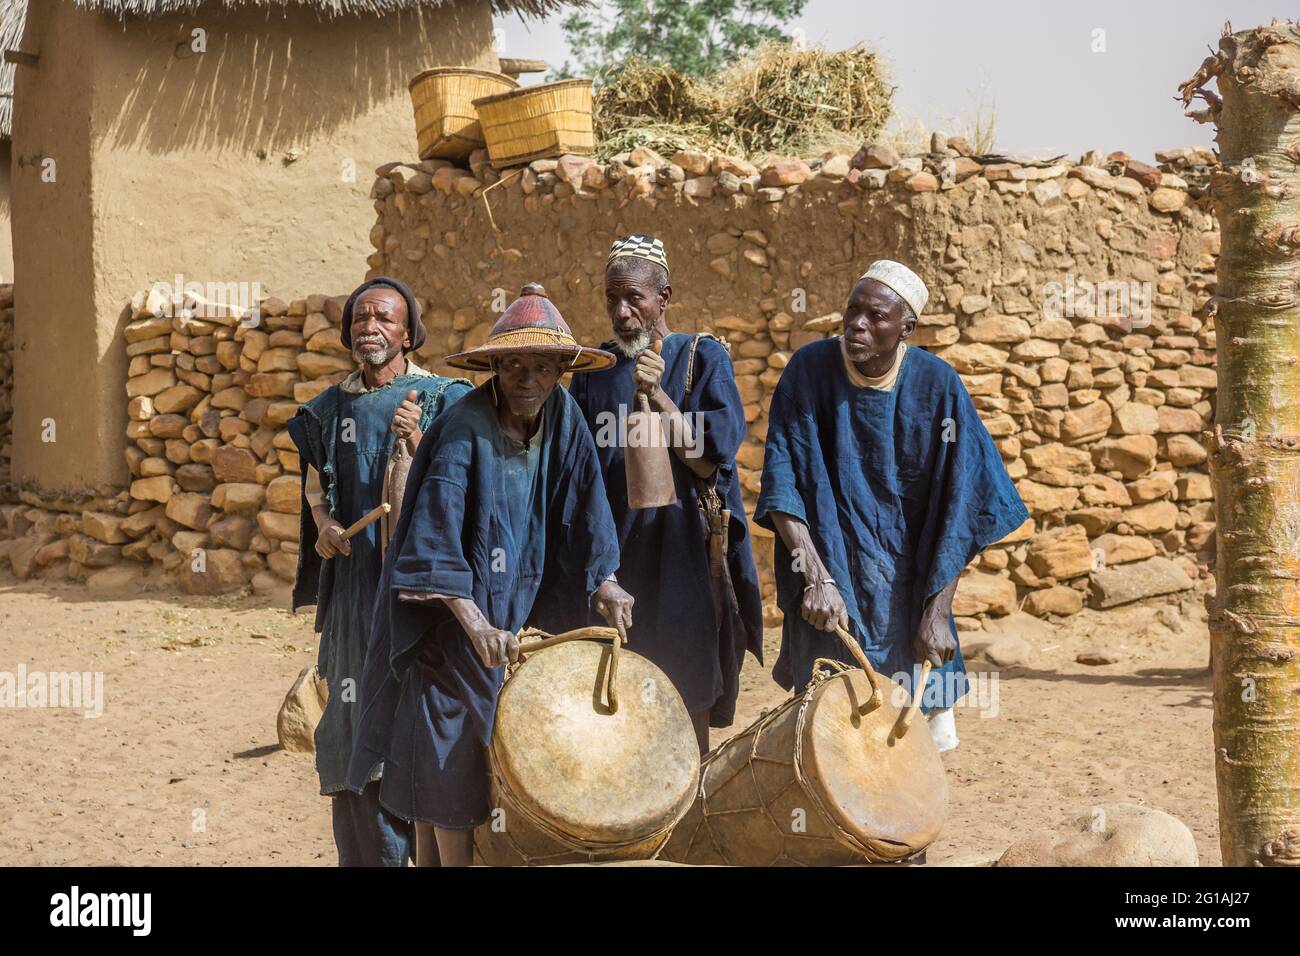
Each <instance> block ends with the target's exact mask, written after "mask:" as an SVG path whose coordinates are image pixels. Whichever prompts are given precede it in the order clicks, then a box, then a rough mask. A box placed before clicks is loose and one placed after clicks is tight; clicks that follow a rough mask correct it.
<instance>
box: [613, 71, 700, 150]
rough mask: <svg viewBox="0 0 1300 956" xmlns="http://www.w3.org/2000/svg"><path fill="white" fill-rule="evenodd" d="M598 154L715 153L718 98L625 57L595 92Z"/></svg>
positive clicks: (690, 82)
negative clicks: (645, 150) (638, 150)
mask: <svg viewBox="0 0 1300 956" xmlns="http://www.w3.org/2000/svg"><path fill="white" fill-rule="evenodd" d="M593 111H594V115H593V123H594V127H595V133H596V149H597V155H598V156H599V157H600V158H601V159H602V160H603V159H606V158H608V157H609V156H613V155H615V154H617V153H621V152H626V151H627V150H631V149H635V148H636V147H637V146H649V147H651V148H652V149H656V150H659V151H660V152H664V151H676V150H678V149H719V148H723V146H724V144H723V143H721V142H719V141H718V140H717V139H716V133H715V127H716V125H717V121H718V118H719V115H720V114H721V104H720V103H719V102H718V100H717V98H716V97H715V96H713V95H712V94H711V93H709V92H708V90H707V89H705V88H702V87H701V86H700V85H698V84H697V83H696V82H695V81H694V80H692V79H691V78H690V77H689V76H685V75H684V74H681V73H678V72H677V71H676V70H674V69H673V68H672V67H670V66H668V65H667V64H665V63H657V62H654V61H652V60H646V59H644V58H642V57H639V56H634V57H632V58H630V59H629V60H628V61H627V63H626V64H624V65H623V66H622V67H621V68H620V69H618V70H617V71H616V72H614V73H613V74H612V75H611V76H610V77H609V78H608V79H607V80H606V81H605V82H604V83H603V84H602V85H601V86H600V87H599V88H598V89H597V90H596V96H595V102H594V104H593Z"/></svg>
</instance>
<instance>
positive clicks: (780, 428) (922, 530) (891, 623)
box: [754, 260, 1028, 750]
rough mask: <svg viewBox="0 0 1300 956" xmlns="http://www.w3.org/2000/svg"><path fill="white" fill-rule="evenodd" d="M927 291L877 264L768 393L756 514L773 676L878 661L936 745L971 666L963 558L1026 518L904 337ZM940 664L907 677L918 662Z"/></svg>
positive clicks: (985, 442)
mask: <svg viewBox="0 0 1300 956" xmlns="http://www.w3.org/2000/svg"><path fill="white" fill-rule="evenodd" d="M928 296H929V293H928V291H927V290H926V287H925V284H924V283H923V282H922V281H921V279H920V277H919V276H918V275H917V274H916V273H915V272H913V271H912V270H911V269H909V268H907V267H906V266H904V265H902V264H900V263H897V262H890V261H888V260H881V261H878V262H876V263H874V264H873V265H872V266H871V268H870V269H868V270H867V272H866V273H864V274H863V275H862V277H861V278H860V279H859V280H858V281H857V283H856V284H855V285H854V286H853V290H852V292H851V293H850V295H849V301H848V304H847V305H846V306H845V308H844V334H843V335H842V336H839V337H837V338H833V339H827V340H824V341H821V342H814V343H812V344H810V345H806V346H804V347H803V348H801V349H799V350H798V351H797V352H796V353H795V354H794V356H793V357H792V358H791V360H790V364H789V365H788V366H787V367H786V370H785V372H784V374H783V375H782V376H781V381H780V384H779V385H778V386H777V389H776V392H775V394H774V395H773V396H772V406H771V410H770V411H769V418H768V433H767V447H766V453H765V459H764V463H763V486H762V492H761V493H760V495H759V499H758V509H757V512H756V514H755V518H754V520H755V521H757V522H758V523H759V524H761V525H764V526H765V527H768V528H772V529H773V530H775V531H776V533H777V548H776V568H775V569H776V583H777V601H778V604H779V605H780V607H781V610H782V611H783V612H784V614H785V621H784V625H783V629H782V642H781V653H780V656H779V657H778V659H777V662H776V666H775V668H774V670H773V674H772V676H773V677H774V678H775V679H776V681H777V682H778V683H780V684H781V685H782V686H784V687H787V688H790V687H800V688H802V687H803V686H804V685H806V684H807V683H808V680H809V678H810V676H811V673H812V668H813V663H814V661H815V660H816V659H817V658H819V657H834V658H839V659H841V660H847V657H846V653H845V648H844V647H842V646H841V644H840V641H839V640H837V638H836V637H835V635H834V633H833V632H835V630H836V629H837V628H842V629H845V630H847V631H849V632H850V634H851V635H852V637H853V638H854V639H855V640H857V641H858V643H859V644H861V645H862V648H863V649H864V650H865V652H866V655H867V657H868V659H869V660H870V661H871V663H872V666H873V667H875V668H876V669H877V670H883V671H884V672H885V673H887V674H890V675H891V676H894V678H895V679H896V680H899V682H900V683H902V684H903V685H904V686H906V687H909V688H912V689H913V692H914V693H916V692H918V691H923V693H922V696H921V707H922V710H923V711H924V712H926V713H927V714H928V715H930V729H931V733H932V734H933V735H934V737H935V741H936V743H938V745H939V748H940V749H941V750H948V749H951V748H953V747H955V746H956V745H957V731H956V724H955V722H954V721H953V718H952V711H951V708H952V705H953V704H954V703H955V702H956V701H957V700H958V699H959V698H960V697H962V696H963V695H964V694H965V693H966V689H967V680H966V670H965V666H964V664H963V663H962V659H961V652H960V649H959V648H958V645H957V630H956V627H955V625H954V623H953V620H952V613H951V609H952V598H953V594H954V592H955V591H956V589H957V579H958V576H959V575H960V574H961V571H962V569H963V568H964V567H965V566H966V565H967V564H968V563H969V562H970V561H971V559H972V558H974V557H975V556H976V555H977V554H979V552H980V551H981V550H983V549H984V548H986V547H987V546H988V545H990V544H992V543H993V542H995V541H997V540H999V539H1000V538H1003V537H1005V536H1006V535H1008V534H1010V533H1011V532H1012V531H1014V530H1016V528H1018V527H1020V525H1021V524H1023V523H1024V521H1025V520H1026V519H1027V518H1028V513H1027V512H1026V511H1025V506H1024V503H1023V502H1022V501H1021V500H1020V496H1019V495H1018V494H1017V492H1016V489H1015V486H1014V485H1013V484H1012V482H1011V479H1010V477H1009V476H1008V475H1007V471H1006V468H1005V467H1004V466H1003V464H1002V458H1001V456H1000V455H999V454H998V450H997V448H996V447H995V446H994V444H993V440H992V438H990V437H989V433H988V430H987V429H985V427H984V423H983V422H981V421H980V418H979V415H978V414H977V413H976V411H975V406H974V405H973V404H972V403H971V399H970V396H969V394H967V392H966V388H965V386H964V385H963V384H962V381H961V379H960V378H959V377H958V375H957V373H956V372H954V371H953V369H952V368H951V367H950V366H948V365H947V364H945V363H944V362H943V361H941V360H940V359H937V358H935V357H934V356H932V355H930V354H929V353H927V352H925V351H923V350H922V349H919V348H909V347H908V345H907V343H906V342H905V341H904V340H905V339H907V338H908V337H909V336H910V335H911V334H912V332H913V331H914V330H915V329H916V321H917V315H919V314H920V312H921V310H922V309H924V308H925V304H926V301H927V299H928ZM922 661H929V662H930V664H931V665H933V666H934V668H935V671H934V672H933V674H932V675H931V677H930V680H929V682H928V683H927V685H926V687H925V688H920V689H918V688H916V686H915V685H916V677H915V675H914V670H916V669H919V667H920V664H921V662H922Z"/></svg>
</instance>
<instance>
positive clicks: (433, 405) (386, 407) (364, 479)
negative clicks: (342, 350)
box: [288, 375, 470, 794]
mask: <svg viewBox="0 0 1300 956" xmlns="http://www.w3.org/2000/svg"><path fill="white" fill-rule="evenodd" d="M412 389H414V390H415V391H416V392H418V393H419V396H420V398H419V405H420V407H421V410H422V414H421V416H420V428H421V430H427V429H428V428H429V426H430V425H431V424H432V422H433V421H434V419H435V418H436V417H437V416H438V415H439V414H441V412H442V411H443V409H445V408H447V407H448V406H449V405H450V404H452V403H453V402H455V401H456V400H457V399H458V398H460V397H461V396H462V395H464V394H466V393H467V392H468V391H469V390H470V384H469V383H468V382H466V381H464V380H463V379H452V378H443V377H442V376H438V375H398V376H397V377H396V378H394V379H393V380H392V381H391V382H390V383H389V384H388V385H386V386H384V387H383V388H379V389H375V390H373V391H369V392H360V393H350V392H345V391H343V390H342V389H340V388H339V387H338V386H337V385H335V386H333V387H331V388H328V389H326V390H325V391H324V392H322V393H321V394H319V395H317V396H316V397H315V398H313V399H312V400H311V401H310V402H308V403H307V404H306V405H303V406H302V407H301V408H299V409H298V414H297V415H295V416H294V417H293V418H291V419H290V420H289V423H288V428H289V435H290V437H292V438H293V441H294V444H295V445H297V446H298V454H299V455H300V456H301V458H302V474H303V497H302V518H301V525H300V538H299V554H298V575H297V581H296V582H295V584H294V589H293V606H294V609H295V610H297V609H298V608H299V607H306V606H309V605H312V604H314V605H316V630H317V631H318V632H320V635H321V639H320V647H319V649H318V651H317V664H316V667H317V670H318V671H319V672H320V675H321V677H323V678H325V680H326V681H327V682H328V684H329V690H330V695H329V703H328V704H327V705H326V707H325V712H324V714H323V715H322V716H321V722H320V724H319V725H317V728H316V770H317V773H318V774H319V775H320V785H321V793H323V794H330V793H337V792H339V791H341V790H344V789H345V784H344V776H345V774H346V772H347V766H348V757H349V756H350V754H351V751H352V734H353V729H354V725H355V723H356V718H357V715H358V713H359V710H358V708H357V707H356V706H355V702H356V692H357V684H358V683H359V682H360V679H361V665H362V662H363V661H364V660H365V652H366V640H367V635H368V634H369V631H370V617H371V611H372V610H373V608H374V597H375V589H376V587H377V586H378V584H379V569H380V562H381V557H380V554H379V523H378V522H375V523H374V524H371V525H369V526H368V527H367V528H366V529H365V530H364V531H362V532H361V533H359V534H357V535H356V536H355V537H353V538H352V539H351V544H352V554H351V556H345V555H339V556H338V557H335V558H331V559H329V560H324V559H322V558H321V557H320V555H318V554H317V553H316V537H317V534H316V522H315V521H314V520H313V519H312V516H311V508H310V507H309V506H308V504H307V499H306V475H307V466H308V465H310V466H311V467H313V468H315V469H316V471H317V472H319V474H320V481H321V490H322V491H323V492H324V495H325V503H326V504H327V505H328V507H329V511H330V514H332V515H333V516H334V518H335V520H337V521H338V522H339V523H341V524H342V525H344V526H345V527H346V526H347V525H350V524H351V523H352V522H354V521H356V520H357V519H358V518H360V517H362V516H363V515H365V514H366V512H368V511H370V510H372V509H373V508H375V507H376V506H377V505H379V503H380V502H381V501H382V500H383V494H384V487H383V485H384V472H385V469H386V468H387V465H388V459H389V456H390V455H391V454H392V451H393V442H394V440H395V436H394V434H393V432H392V431H391V425H392V421H393V413H394V412H395V411H397V406H398V405H400V404H401V403H402V400H403V399H405V398H406V395H407V393H408V392H410V391H411V390H412ZM349 423H350V424H349Z"/></svg>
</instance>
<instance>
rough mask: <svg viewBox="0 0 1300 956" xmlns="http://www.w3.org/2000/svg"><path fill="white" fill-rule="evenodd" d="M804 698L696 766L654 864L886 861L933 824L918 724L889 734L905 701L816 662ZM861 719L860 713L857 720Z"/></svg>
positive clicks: (889, 689) (915, 844)
mask: <svg viewBox="0 0 1300 956" xmlns="http://www.w3.org/2000/svg"><path fill="white" fill-rule="evenodd" d="M817 665H818V666H817V667H815V668H814V669H813V679H812V681H811V682H810V683H809V686H808V688H807V690H806V691H805V692H804V693H803V694H801V695H799V696H796V697H793V698H791V699H790V700H789V701H787V702H786V703H785V704H783V705H782V706H781V707H779V708H777V709H776V710H774V711H772V712H770V713H768V714H766V715H764V716H763V717H762V718H760V719H759V720H758V722H757V723H755V724H754V725H753V726H751V727H750V728H749V729H748V730H746V731H745V732H744V733H742V734H740V735H738V736H736V737H733V738H731V739H730V740H728V741H727V742H726V743H724V744H722V745H721V746H719V747H718V748H717V749H716V750H714V751H713V752H712V753H711V754H709V755H708V756H707V757H706V758H705V760H704V766H703V768H702V770H701V775H700V792H699V795H698V797H697V798H696V801H695V803H694V804H693V805H692V807H691V809H690V811H689V812H688V813H687V814H686V816H685V817H684V818H683V819H682V822H681V823H679V824H678V825H677V828H676V829H675V830H674V831H673V834H672V837H671V838H670V839H669V841H668V842H667V844H666V845H665V846H664V848H663V850H662V851H661V852H660V854H659V858H660V859H664V860H671V861H674V862H678V863H696V864H726V865H732V866H839V865H847V864H852V863H864V862H871V863H890V862H896V861H900V860H905V859H907V858H908V857H911V856H915V855H916V854H917V853H919V852H921V851H922V850H924V849H925V848H926V846H928V845H929V844H930V842H931V841H933V840H934V838H935V837H936V836H938V834H939V830H940V828H941V827H942V826H943V820H944V812H945V807H946V804H947V799H948V787H947V782H946V781H945V779H944V772H943V764H942V763H941V762H940V760H939V751H938V748H937V747H936V746H935V744H934V740H933V738H932V737H931V736H930V734H929V732H928V730H927V729H926V728H925V727H924V726H919V727H917V728H916V729H915V730H913V731H912V732H910V733H908V732H904V733H903V734H902V735H901V736H900V734H899V732H898V731H899V727H900V726H902V725H905V724H906V719H904V720H903V721H901V722H900V716H901V711H902V708H900V706H899V702H900V701H905V700H906V698H907V695H906V693H905V692H904V691H903V690H902V688H900V687H899V686H898V685H897V684H894V683H893V682H892V681H889V680H886V679H885V678H883V677H881V676H879V675H873V676H874V679H875V680H876V681H877V682H879V684H880V687H881V690H882V691H883V694H882V695H881V697H882V699H881V701H880V703H879V704H878V705H875V706H874V707H872V706H871V705H869V703H868V701H869V699H870V698H871V696H872V685H871V684H870V683H869V682H868V678H867V674H866V673H865V672H864V671H862V670H858V669H851V670H850V669H847V668H844V667H842V666H841V665H839V664H837V663H836V662H833V661H825V660H822V661H818V662H817ZM864 709H865V710H866V713H865V714H864V713H862V711H863V710H864Z"/></svg>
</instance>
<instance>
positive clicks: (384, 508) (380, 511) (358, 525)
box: [339, 501, 393, 541]
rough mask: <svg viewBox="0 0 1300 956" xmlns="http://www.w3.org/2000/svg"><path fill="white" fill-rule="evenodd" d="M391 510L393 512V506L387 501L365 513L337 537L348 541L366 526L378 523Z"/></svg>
mask: <svg viewBox="0 0 1300 956" xmlns="http://www.w3.org/2000/svg"><path fill="white" fill-rule="evenodd" d="M392 510H393V506H392V505H390V504H389V503H388V502H387V501H385V502H384V503H383V504H381V505H379V506H378V507H375V508H372V509H371V510H370V511H368V512H366V514H364V515H363V516H361V517H360V518H358V519H357V520H356V521H354V522H352V524H350V525H348V527H347V529H346V530H345V531H344V532H343V533H342V534H341V535H339V537H340V538H342V539H343V540H344V541H346V540H348V538H350V537H352V536H353V535H354V534H356V533H357V532H359V531H362V530H363V529H365V527H366V526H367V525H371V524H374V523H375V522H376V521H378V520H379V519H380V518H382V517H383V516H384V515H386V514H388V512H390V511H392Z"/></svg>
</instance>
